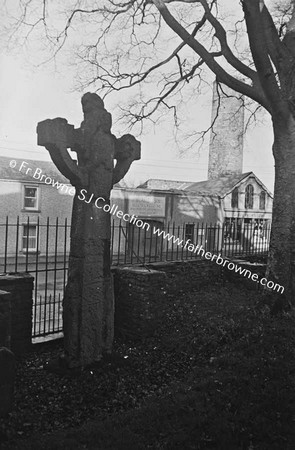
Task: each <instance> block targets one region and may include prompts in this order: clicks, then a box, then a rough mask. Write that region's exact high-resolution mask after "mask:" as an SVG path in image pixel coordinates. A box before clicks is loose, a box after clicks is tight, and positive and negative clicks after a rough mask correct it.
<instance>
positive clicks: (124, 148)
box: [113, 134, 141, 185]
mask: <svg viewBox="0 0 295 450" xmlns="http://www.w3.org/2000/svg"><path fill="white" fill-rule="evenodd" d="M140 152H141V144H140V142H139V141H138V140H137V139H135V137H134V136H132V135H131V134H125V135H124V136H122V137H121V138H119V139H116V140H115V155H114V157H115V159H116V160H117V163H116V165H115V167H114V171H113V185H114V184H116V183H118V182H119V181H120V180H122V178H124V176H125V175H126V173H127V172H128V170H129V168H130V166H131V164H132V163H133V161H136V160H139V159H140Z"/></svg>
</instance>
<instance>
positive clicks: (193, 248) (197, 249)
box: [153, 227, 285, 294]
mask: <svg viewBox="0 0 295 450" xmlns="http://www.w3.org/2000/svg"><path fill="white" fill-rule="evenodd" d="M153 234H155V235H156V236H159V237H162V238H163V239H167V241H170V242H172V243H173V244H176V245H177V246H179V247H181V248H182V249H183V250H187V251H189V252H192V253H196V254H197V255H200V256H201V257H202V258H205V259H207V260H210V261H215V263H216V264H218V265H219V266H223V267H227V269H228V270H234V271H235V273H238V274H239V275H243V276H244V277H248V278H251V280H252V281H255V282H256V283H259V284H261V285H262V286H266V287H267V288H268V289H272V290H274V291H276V292H279V293H281V294H283V292H284V290H285V288H284V287H283V286H281V285H280V284H277V283H274V282H273V281H268V280H267V279H266V278H259V275H258V274H257V273H252V272H251V270H248V269H245V268H243V267H241V266H238V265H237V264H235V263H233V262H231V261H229V260H228V259H225V258H222V256H221V255H220V254H218V255H214V254H212V253H210V252H206V250H205V249H204V248H203V247H202V245H201V244H197V245H194V244H193V243H192V242H191V240H190V239H187V240H186V241H185V242H184V240H183V239H180V238H178V237H176V236H174V235H173V234H170V233H166V232H165V231H164V230H161V229H159V228H155V227H153Z"/></svg>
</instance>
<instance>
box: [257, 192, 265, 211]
mask: <svg viewBox="0 0 295 450" xmlns="http://www.w3.org/2000/svg"><path fill="white" fill-rule="evenodd" d="M265 200H266V194H265V191H261V192H260V196H259V209H265Z"/></svg>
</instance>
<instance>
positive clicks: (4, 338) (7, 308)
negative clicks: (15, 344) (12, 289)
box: [0, 291, 11, 348]
mask: <svg viewBox="0 0 295 450" xmlns="http://www.w3.org/2000/svg"><path fill="white" fill-rule="evenodd" d="M10 346H11V294H10V293H9V292H6V291H0V347H7V348H10Z"/></svg>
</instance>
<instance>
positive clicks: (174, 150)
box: [0, 18, 274, 191]
mask: <svg viewBox="0 0 295 450" xmlns="http://www.w3.org/2000/svg"><path fill="white" fill-rule="evenodd" d="M2 20H4V19H3V18H2ZM0 67H1V69H0V101H1V109H0V154H1V155H7V156H15V157H21V158H23V159H36V160H37V159H49V157H48V154H47V151H46V150H45V149H44V148H43V147H38V146H37V144H36V126H37V123H38V122H39V121H41V120H44V119H47V118H54V117H65V118H66V119H67V120H68V122H69V123H72V124H74V125H75V126H76V127H78V126H79V124H80V122H81V121H82V110H81V104H80V98H81V95H82V93H81V92H74V91H73V74H72V72H71V70H70V69H69V70H64V69H63V70H62V73H59V72H57V71H55V70H54V68H53V67H48V66H41V67H39V68H36V67H35V68H32V67H30V64H28V63H27V61H26V60H25V59H24V55H22V53H21V52H20V53H19V55H18V56H16V55H15V54H14V55H10V54H7V52H4V51H3V52H2V54H1V55H0ZM106 106H107V108H108V109H109V110H110V112H112V110H111V109H110V108H109V105H108V104H107V103H106ZM210 116H211V95H210V92H209V93H208V94H207V95H206V96H204V98H201V99H199V102H198V108H196V110H195V111H193V112H192V114H190V120H191V121H192V124H194V123H195V124H196V128H198V129H200V126H199V125H200V124H203V123H204V124H205V125H206V124H208V123H209V121H210ZM116 131H117V130H116ZM122 132H124V130H122ZM115 134H117V135H118V136H119V134H120V132H116V133H115ZM139 139H140V140H141V142H142V159H141V161H138V162H136V163H134V164H133V166H132V168H131V170H130V172H129V174H128V175H127V177H126V180H127V182H129V183H131V184H132V185H136V184H138V183H140V182H143V181H145V180H146V179H148V178H163V179H174V180H184V181H199V180H204V179H206V178H207V161H208V146H207V145H204V146H203V147H202V148H201V149H199V148H198V147H197V146H195V148H193V149H192V150H191V151H189V152H186V153H184V154H182V155H180V153H181V150H183V149H182V148H181V147H182V144H181V142H180V143H178V145H174V144H173V142H172V141H173V135H172V132H171V126H170V125H169V124H165V123H164V124H163V123H161V124H159V125H158V126H157V125H156V126H155V127H154V129H149V132H148V134H146V135H143V136H140V138H139ZM271 146H272V129H271V125H270V121H269V120H268V118H267V116H266V115H265V120H264V124H258V125H257V126H256V127H255V128H253V129H251V130H250V131H248V132H247V134H246V136H245V142H244V167H243V170H244V172H247V171H250V170H252V171H253V172H255V174H256V175H257V176H258V177H259V178H260V179H261V180H262V182H263V183H264V184H265V185H266V186H267V187H268V188H269V189H270V190H271V191H273V165H274V163H273V157H272V154H271Z"/></svg>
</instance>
